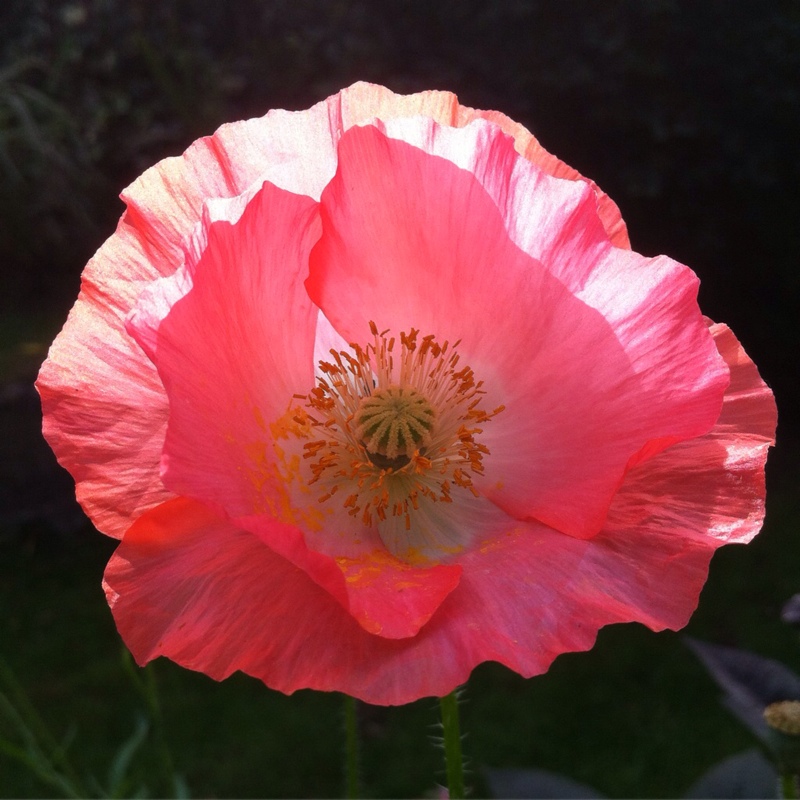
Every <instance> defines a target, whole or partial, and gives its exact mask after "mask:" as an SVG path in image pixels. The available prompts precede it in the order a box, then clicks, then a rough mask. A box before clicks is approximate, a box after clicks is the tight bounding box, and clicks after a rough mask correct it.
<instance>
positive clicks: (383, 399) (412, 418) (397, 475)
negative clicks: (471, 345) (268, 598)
mask: <svg viewBox="0 0 800 800" xmlns="http://www.w3.org/2000/svg"><path fill="white" fill-rule="evenodd" d="M369 327H370V331H371V333H372V336H373V341H372V343H370V344H368V345H367V346H366V347H361V346H360V345H357V344H351V345H350V348H351V349H350V351H349V352H348V351H346V350H341V351H336V350H331V351H330V355H331V359H332V360H331V361H321V362H320V364H319V371H320V376H319V377H318V379H317V385H316V386H315V387H314V388H313V389H312V390H311V391H310V392H309V393H308V395H307V396H305V399H306V407H307V412H305V411H304V412H302V413H303V414H304V420H305V421H306V422H307V424H309V425H310V426H311V429H312V431H316V436H317V438H315V439H313V440H312V441H308V442H305V443H304V445H303V450H304V453H303V456H304V458H306V459H309V460H310V462H311V463H310V471H311V479H310V481H309V483H311V484H314V483H319V485H320V488H321V490H322V491H321V494H320V497H319V500H320V502H322V503H325V502H328V501H329V500H330V499H331V498H332V497H333V495H335V494H336V492H337V491H338V490H339V489H341V490H342V493H341V495H340V496H342V497H344V500H343V501H342V505H343V507H344V508H345V509H346V510H347V512H348V513H349V514H350V515H351V516H353V517H356V518H360V519H361V521H362V523H363V524H364V525H366V526H369V527H372V526H375V525H377V526H378V528H379V530H380V529H381V525H382V524H383V523H386V521H387V520H389V519H391V518H395V519H397V520H398V522H399V523H400V525H401V526H402V527H403V528H404V529H405V530H406V531H409V532H410V534H409V535H412V534H413V531H412V528H413V525H414V516H415V514H416V513H420V507H421V504H422V503H423V502H428V503H452V502H454V499H455V498H454V496H453V494H452V492H456V491H459V492H460V491H462V490H465V491H466V492H467V495H468V496H470V497H471V496H475V497H477V496H478V492H477V490H476V489H475V487H474V486H473V484H472V478H471V477H470V476H471V475H482V474H483V471H484V468H483V458H484V456H488V455H489V448H488V447H486V445H484V444H482V443H480V442H478V441H476V437H477V436H479V435H480V434H481V433H482V432H483V429H482V428H481V427H477V426H478V425H484V424H486V423H487V422H489V421H490V420H491V419H492V418H493V417H494V416H496V415H497V414H499V413H500V412H501V411H503V406H498V407H497V408H495V409H494V410H493V411H485V410H483V409H482V408H481V402H482V400H483V396H484V394H485V391H484V390H483V388H482V385H483V384H482V382H481V381H477V380H476V379H475V374H474V373H473V371H472V369H470V368H469V367H468V366H462V367H460V368H459V369H456V367H457V365H458V364H459V355H458V354H457V353H456V352H455V347H456V346H457V345H458V344H459V342H456V345H453V346H451V345H450V343H449V342H447V341H445V342H443V343H441V344H439V343H438V342H437V341H436V338H435V337H434V336H433V335H426V336H422V337H420V335H419V331H418V330H417V329H415V328H411V329H410V330H409V331H408V332H405V331H401V332H400V334H399V336H398V337H395V336H391V337H389V338H387V334H388V333H389V331H388V330H385V331H380V332H379V331H378V327H377V325H376V324H375V323H374V322H370V324H369ZM398 341H399V345H400V347H399V352H398V349H397V346H396V345H397V343H398ZM453 487H454V488H453ZM428 536H429V535H428Z"/></svg>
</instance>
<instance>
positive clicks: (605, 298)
mask: <svg viewBox="0 0 800 800" xmlns="http://www.w3.org/2000/svg"><path fill="white" fill-rule="evenodd" d="M380 127H385V129H386V130H387V131H388V133H389V134H390V135H389V136H387V135H385V134H384V133H383V132H382V130H380V129H379V128H380ZM392 137H402V139H403V141H400V140H399V139H397V138H392ZM409 141H410V143H409ZM339 157H340V163H339V170H338V172H337V175H336V177H335V178H334V179H333V180H332V181H331V183H330V184H329V185H328V187H327V188H326V190H325V192H324V193H323V196H322V200H321V215H322V221H323V235H322V237H321V239H320V241H319V243H318V244H317V246H316V247H315V248H314V251H313V252H312V256H311V273H310V276H309V280H308V288H309V293H310V295H311V297H312V298H313V299H314V301H315V302H316V303H317V304H318V305H319V306H320V307H321V308H322V309H323V311H324V313H325V314H326V316H327V317H328V318H329V319H330V321H331V322H332V324H333V325H334V327H335V328H336V329H337V330H338V331H339V332H340V333H341V334H342V335H343V336H344V337H345V338H346V339H347V340H348V341H362V342H363V341H364V340H365V339H366V335H367V331H368V325H369V322H370V321H371V320H374V321H375V323H376V324H377V325H378V328H380V329H384V328H388V329H390V330H391V331H392V332H393V334H395V335H397V334H399V332H400V331H402V330H406V331H407V330H409V329H410V328H411V327H414V328H418V329H420V330H421V331H422V333H423V334H427V333H432V334H434V335H436V337H437V339H438V340H439V341H442V340H445V339H449V340H450V341H451V342H453V341H455V340H460V342H461V344H460V346H459V353H460V354H461V356H462V363H467V364H469V365H470V366H471V367H472V368H473V369H474V370H475V372H476V375H477V377H478V378H479V379H482V380H484V381H485V387H484V388H485V389H486V400H485V402H484V406H485V407H486V408H488V409H492V408H494V407H496V406H499V405H504V406H505V411H504V412H503V413H501V414H500V415H499V416H497V417H496V418H495V419H493V420H492V421H490V422H488V423H487V424H486V425H485V431H484V433H483V435H482V441H484V442H485V443H486V444H487V445H488V446H489V448H490V450H491V455H490V456H487V458H486V459H485V462H484V464H485V467H486V476H485V478H484V479H480V480H476V485H479V487H480V488H481V489H482V491H484V493H486V494H487V495H488V496H489V497H490V498H491V499H492V500H494V501H495V502H496V503H498V504H499V505H501V506H502V507H503V508H504V509H505V510H506V511H508V512H509V513H512V514H513V515H514V516H516V517H519V518H535V519H538V520H540V521H542V522H545V523H546V524H548V525H551V526H553V527H556V528H558V529H559V530H561V531H563V532H566V533H569V534H570V535H574V536H578V537H588V536H592V535H594V534H596V533H597V531H598V530H599V529H600V526H601V525H602V522H603V519H604V517H605V514H606V512H607V510H608V505H609V503H610V501H611V498H612V497H613V494H614V492H615V491H616V489H617V488H618V486H619V484H620V482H621V481H622V478H623V476H624V473H625V470H626V469H627V468H628V466H629V465H632V464H633V463H634V461H636V460H639V459H641V458H642V457H644V456H645V455H646V456H648V457H649V456H652V455H654V454H655V453H656V452H658V451H659V450H661V449H663V448H664V447H666V446H668V445H669V444H671V443H672V442H675V441H679V440H680V439H683V438H687V437H692V436H697V435H700V434H702V433H705V432H706V431H708V430H709V428H710V427H711V426H712V425H713V423H714V421H715V420H716V418H717V416H718V414H719V409H720V405H721V401H722V394H723V392H724V388H725V386H726V385H727V381H728V371H727V368H726V367H725V365H724V363H723V362H722V360H721V359H720V358H719V357H718V354H717V352H716V349H715V348H714V345H713V342H712V341H711V337H710V336H709V334H708V331H707V329H706V325H705V323H704V321H703V318H702V315H701V314H700V311H699V309H698V307H697V302H696V293H697V279H696V277H695V276H694V274H693V273H692V272H691V271H690V270H688V269H687V268H685V267H683V266H681V265H679V264H677V263H675V262H673V261H671V260H669V259H667V258H660V259H654V260H651V259H646V258H644V257H642V256H639V255H637V254H635V253H632V252H631V251H628V250H620V249H619V248H615V247H613V246H612V245H611V244H610V243H609V241H608V237H607V235H606V234H605V231H604V229H603V227H602V225H601V224H600V220H599V218H598V216H597V211H596V204H595V200H594V197H593V195H592V192H591V190H590V189H589V188H588V187H587V186H586V185H585V184H581V183H575V182H569V181H563V180H559V179H555V178H552V177H549V176H547V175H545V174H544V173H543V172H541V171H540V170H538V169H537V168H536V167H534V166H531V165H530V164H529V163H528V162H527V161H525V160H524V159H522V158H519V156H518V155H517V153H516V152H515V151H514V149H513V145H512V142H511V140H510V139H509V138H508V137H507V136H505V135H504V134H503V133H502V132H500V131H499V130H498V129H497V128H496V127H494V126H492V125H489V124H487V123H485V122H481V121H478V122H474V123H472V125H470V126H469V127H468V128H465V129H462V130H454V129H450V128H443V127H440V126H438V125H436V124H435V123H433V122H431V121H430V120H423V119H413V120H396V121H394V122H393V123H387V124H386V125H385V126H378V124H377V123H376V125H370V126H365V127H362V128H353V129H351V130H350V131H348V132H347V133H346V134H345V135H344V136H343V138H342V141H341V143H340V147H339ZM511 234H513V236H512V235H511ZM519 242H525V243H526V244H527V246H528V248H529V250H533V251H534V253H533V254H532V253H530V252H525V251H524V250H523V249H521V247H520V246H519ZM567 278H569V279H570V281H571V282H572V284H573V286H566V285H565V282H566V279H567ZM603 279H604V280H605V283H604V282H603Z"/></svg>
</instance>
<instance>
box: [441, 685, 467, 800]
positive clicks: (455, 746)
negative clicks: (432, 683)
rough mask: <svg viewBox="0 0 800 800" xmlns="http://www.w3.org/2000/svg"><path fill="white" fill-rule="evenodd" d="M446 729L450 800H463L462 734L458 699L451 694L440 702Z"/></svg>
mask: <svg viewBox="0 0 800 800" xmlns="http://www.w3.org/2000/svg"><path fill="white" fill-rule="evenodd" d="M440 704H441V709H442V728H443V729H444V760H445V766H446V768H447V788H448V790H449V796H450V800H463V797H464V760H463V758H462V756H461V732H460V731H459V726H458V698H457V697H456V692H450V694H448V695H447V696H445V697H442V698H441V700H440Z"/></svg>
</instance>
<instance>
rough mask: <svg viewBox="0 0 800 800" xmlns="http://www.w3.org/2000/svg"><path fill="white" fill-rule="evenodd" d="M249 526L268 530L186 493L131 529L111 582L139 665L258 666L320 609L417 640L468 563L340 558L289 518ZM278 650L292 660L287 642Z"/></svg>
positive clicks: (214, 670)
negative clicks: (166, 660)
mask: <svg viewBox="0 0 800 800" xmlns="http://www.w3.org/2000/svg"><path fill="white" fill-rule="evenodd" d="M249 524H250V525H255V526H256V527H257V528H258V535H253V534H252V533H249V532H247V531H245V530H244V529H242V528H241V527H238V526H236V525H234V524H232V523H230V522H227V521H225V520H223V519H221V518H220V517H219V516H217V515H216V514H215V513H214V512H213V511H212V510H211V509H209V508H208V507H206V506H204V505H202V504H201V503H197V502H195V501H192V500H187V499H185V498H176V499H174V500H171V501H169V502H167V503H164V504H162V505H161V506H158V507H157V508H155V509H152V510H151V511H150V512H148V513H147V514H145V515H143V516H142V517H141V518H140V519H139V520H137V522H136V523H135V524H134V525H133V526H131V528H130V529H129V530H128V532H127V533H126V535H125V537H124V540H123V542H122V544H121V545H120V547H119V548H118V550H117V552H116V553H115V554H114V556H113V557H112V559H111V561H110V562H109V565H108V567H107V569H106V575H105V587H106V593H107V596H108V598H109V604H110V605H111V607H112V610H113V611H114V616H115V619H116V622H117V626H118V628H119V630H120V633H121V634H122V636H123V638H124V639H125V641H126V643H127V644H128V646H129V647H130V648H131V650H132V652H133V653H134V655H135V656H136V658H137V660H138V661H139V662H140V663H143V662H145V661H148V660H150V659H151V658H154V657H155V656H157V655H162V654H163V655H167V656H168V657H170V658H172V659H174V660H176V661H177V662H178V663H181V664H183V665H184V666H187V667H190V668H192V669H199V670H202V671H203V672H206V673H208V674H210V675H212V676H213V677H217V678H222V677H225V676H226V675H228V674H230V672H232V671H233V670H234V669H244V670H245V671H249V670H248V669H247V666H246V665H247V664H248V663H250V664H252V663H254V662H257V661H259V660H261V659H264V658H265V656H266V657H267V658H269V656H270V652H269V651H270V648H269V646H267V647H265V645H266V643H267V642H268V641H275V643H276V644H279V643H280V642H281V640H285V639H286V638H287V634H288V633H289V631H290V629H292V628H294V629H295V630H296V631H297V632H298V633H301V634H304V633H305V634H309V633H311V631H312V630H313V627H314V625H315V624H316V620H314V623H313V624H312V625H311V626H309V625H308V624H306V623H305V622H304V621H303V620H304V618H306V617H308V616H311V617H315V616H316V615H319V616H320V617H322V618H323V619H324V618H325V617H329V616H335V617H336V618H337V620H338V624H337V626H336V627H338V628H340V629H342V630H344V631H347V632H348V633H347V637H346V638H348V637H352V636H353V635H354V633H355V632H356V630H357V629H355V628H354V626H353V625H352V622H353V620H354V621H355V622H357V623H358V626H360V630H361V632H362V633H364V635H367V636H369V637H372V636H375V637H380V638H385V639H402V638H408V637H411V636H414V635H415V634H417V633H418V631H419V629H420V628H421V627H422V626H423V625H424V624H425V623H426V622H427V621H428V620H429V619H430V617H431V615H432V614H433V613H434V612H435V610H436V609H437V608H438V607H439V605H440V604H441V602H442V600H443V599H444V598H445V597H446V596H447V595H448V594H449V593H450V592H451V591H452V590H453V589H454V588H455V587H456V585H457V584H458V580H459V577H460V574H461V569H460V567H447V566H438V567H433V568H431V569H420V568H416V567H412V566H410V565H408V564H404V563H402V562H399V561H397V560H396V559H394V558H392V557H391V556H389V555H387V554H386V553H380V552H375V553H372V554H370V556H369V557H365V558H359V559H339V560H338V561H333V559H330V558H328V557H326V556H322V555H320V554H317V553H314V552H313V551H308V550H307V549H306V548H305V547H304V545H303V543H302V536H301V535H300V533H299V531H292V530H291V529H290V528H289V527H288V526H282V525H280V524H279V523H275V521H274V520H271V521H270V520H266V519H265V518H263V517H262V518H260V519H255V518H254V519H252V520H249ZM270 544H271V545H273V546H269V545H270ZM287 579H290V580H291V583H292V584H293V586H292V588H291V589H287V588H286V586H285V585H284V584H285V582H286V580H287ZM331 607H334V608H336V609H338V611H337V612H336V613H335V614H334V613H333V612H332V610H331ZM292 609H293V610H292ZM348 612H349V614H348ZM348 617H351V620H350V622H348V621H347V618H348ZM346 638H345V641H343V642H340V643H339V642H337V644H336V646H335V647H334V649H335V650H338V649H339V648H340V646H342V645H344V646H346ZM248 640H249V645H247V646H244V647H243V646H242V642H244V641H248ZM331 641H335V640H331ZM187 653H191V655H190V656H187ZM272 658H277V660H278V661H280V660H281V656H280V650H279V649H278V650H277V651H273V653H272ZM251 669H252V668H251Z"/></svg>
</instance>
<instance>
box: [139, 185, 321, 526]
mask: <svg viewBox="0 0 800 800" xmlns="http://www.w3.org/2000/svg"><path fill="white" fill-rule="evenodd" d="M316 209H317V204H316V203H315V202H314V201H313V200H312V199H311V198H309V197H305V196H303V195H296V194H292V193H291V192H286V191H284V190H282V189H279V188H277V187H276V186H274V185H273V184H270V183H265V184H264V186H263V188H262V189H261V190H260V191H259V192H258V193H256V194H255V196H254V197H253V199H252V200H251V201H250V203H249V204H248V205H247V208H246V209H245V210H244V213H243V214H242V215H241V217H240V218H239V219H238V220H236V222H235V223H233V224H232V223H230V222H227V221H226V220H224V219H217V220H216V221H209V222H207V225H206V231H205V237H203V238H204V239H205V241H206V243H205V247H203V248H197V250H196V251H195V252H192V253H190V254H189V262H188V263H187V266H186V268H185V269H182V270H179V271H178V272H177V273H176V274H175V275H174V276H171V277H170V278H165V279H163V280H162V281H160V282H158V283H156V284H154V285H153V287H152V288H151V289H150V290H149V291H147V292H146V293H145V294H143V296H142V298H141V300H140V302H139V304H138V305H137V309H136V313H135V315H134V316H133V317H132V318H131V320H130V324H129V330H130V332H131V334H132V335H133V336H134V337H135V338H136V339H137V341H138V342H139V343H140V344H141V345H142V346H143V347H144V348H145V350H146V351H147V352H148V355H149V356H150V357H151V358H152V360H153V362H154V363H155V365H156V367H157V368H158V372H159V375H160V377H161V380H162V381H163V384H164V386H165V388H166V391H167V395H168V397H169V402H170V414H169V424H168V427H167V435H166V440H165V443H164V455H163V480H164V483H165V485H166V486H167V487H169V488H170V489H171V490H172V491H174V492H175V493H176V494H179V495H182V496H187V497H193V498H195V499H198V500H201V501H202V502H205V503H208V504H212V505H214V506H215V507H217V508H218V509H219V510H220V512H221V513H225V514H226V515H227V516H229V517H236V516H244V515H250V514H254V513H268V514H271V515H272V516H276V517H278V518H280V519H282V520H283V521H284V522H286V523H288V524H297V522H298V520H297V519H295V518H294V517H293V516H292V514H293V509H292V508H291V504H290V502H289V499H288V496H287V490H286V482H287V481H286V473H287V472H290V471H291V470H292V469H295V470H296V468H297V467H296V464H295V463H294V462H293V461H292V458H291V455H285V454H284V453H282V452H279V451H278V449H277V448H276V446H275V445H276V442H277V440H278V439H279V438H280V437H281V433H282V431H284V430H285V429H286V427H287V425H290V424H291V416H292V415H291V412H290V411H289V409H290V406H291V405H292V404H293V399H292V398H293V395H294V394H295V393H297V392H298V391H302V390H304V389H307V388H308V387H310V386H313V383H314V365H313V361H312V357H313V352H314V340H315V328H316V322H317V315H318V312H317V309H316V307H315V306H314V305H313V304H312V303H311V301H310V300H309V298H308V296H307V295H306V292H305V289H304V287H303V281H304V279H305V276H306V270H307V261H308V253H309V251H310V249H311V247H312V245H313V244H314V242H315V241H316V239H317V237H318V235H319V228H318V221H317V210H316ZM233 211H234V213H235V214H236V213H238V211H237V209H235V208H234V209H233ZM217 213H221V209H218V212H217ZM195 259H196V260H195ZM295 460H296V459H295ZM316 516H317V517H319V516H320V515H319V512H317V513H316ZM309 524H314V523H313V522H310V523H309Z"/></svg>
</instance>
